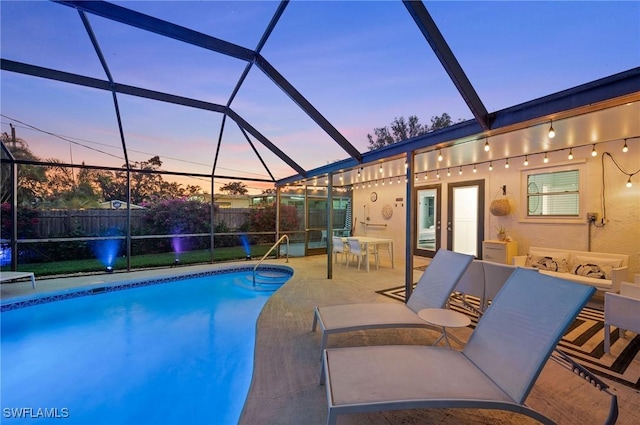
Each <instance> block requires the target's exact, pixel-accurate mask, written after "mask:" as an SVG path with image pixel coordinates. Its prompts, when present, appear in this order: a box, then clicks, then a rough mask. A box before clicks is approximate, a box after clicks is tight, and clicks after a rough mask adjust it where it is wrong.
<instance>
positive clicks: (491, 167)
mask: <svg viewBox="0 0 640 425" xmlns="http://www.w3.org/2000/svg"><path fill="white" fill-rule="evenodd" d="M489 171H493V162H491V161H490V162H489Z"/></svg>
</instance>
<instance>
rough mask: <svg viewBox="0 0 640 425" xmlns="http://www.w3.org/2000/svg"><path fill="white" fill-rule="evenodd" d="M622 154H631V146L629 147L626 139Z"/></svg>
mask: <svg viewBox="0 0 640 425" xmlns="http://www.w3.org/2000/svg"><path fill="white" fill-rule="evenodd" d="M622 152H624V153H627V152H629V146H627V139H624V146H623V147H622Z"/></svg>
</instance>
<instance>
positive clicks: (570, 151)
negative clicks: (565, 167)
mask: <svg viewBox="0 0 640 425" xmlns="http://www.w3.org/2000/svg"><path fill="white" fill-rule="evenodd" d="M567 158H569V159H573V149H572V148H569V156H568V157H567Z"/></svg>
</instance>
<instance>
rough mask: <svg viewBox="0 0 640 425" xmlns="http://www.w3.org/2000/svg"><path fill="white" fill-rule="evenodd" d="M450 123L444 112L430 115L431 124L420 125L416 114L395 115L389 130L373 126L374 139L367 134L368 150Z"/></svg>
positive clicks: (449, 118)
mask: <svg viewBox="0 0 640 425" xmlns="http://www.w3.org/2000/svg"><path fill="white" fill-rule="evenodd" d="M451 124H452V121H451V117H450V116H449V114H447V113H446V112H445V113H443V114H442V115H441V116H433V117H431V126H428V125H422V124H420V121H419V119H418V117H417V116H415V115H410V116H409V118H408V119H405V118H404V117H399V118H398V117H396V118H394V120H393V122H392V123H391V130H389V128H388V127H378V128H374V129H373V132H374V134H375V136H376V138H375V140H374V138H373V136H371V134H367V138H368V139H369V150H374V149H378V148H381V147H383V146H388V145H392V144H394V143H398V142H401V141H403V140H407V139H411V138H412V137H417V136H420V135H422V134H426V133H429V132H432V131H435V130H439V129H441V128H445V127H449V126H450V125H451Z"/></svg>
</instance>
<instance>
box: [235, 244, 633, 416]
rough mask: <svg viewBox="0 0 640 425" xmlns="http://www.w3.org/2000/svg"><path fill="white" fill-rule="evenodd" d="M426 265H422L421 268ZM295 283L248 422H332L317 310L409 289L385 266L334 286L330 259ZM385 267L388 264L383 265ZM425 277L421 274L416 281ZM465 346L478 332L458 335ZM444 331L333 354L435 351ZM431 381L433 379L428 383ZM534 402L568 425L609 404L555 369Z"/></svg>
mask: <svg viewBox="0 0 640 425" xmlns="http://www.w3.org/2000/svg"><path fill="white" fill-rule="evenodd" d="M418 261H420V259H416V264H418ZM290 263H291V266H292V267H294V269H295V274H294V276H293V278H292V279H291V280H290V281H289V282H288V283H287V284H286V285H285V286H284V287H283V288H281V289H280V290H279V291H278V292H277V293H276V294H274V295H273V297H272V298H271V299H270V300H269V302H268V303H267V305H266V306H265V309H264V310H263V312H262V314H261V316H260V319H259V322H258V337H257V346H256V359H255V370H254V377H253V383H252V387H251V389H250V393H249V397H248V400H247V403H246V404H245V408H244V411H243V415H242V418H241V421H240V423H241V424H242V425H253V424H281V425H285V424H292V425H293V424H296V425H297V424H301V423H307V424H323V423H325V421H326V418H327V412H326V393H325V391H326V390H325V388H324V387H323V386H320V385H318V378H319V373H320V368H321V361H320V355H319V346H320V334H319V333H317V332H311V322H312V316H313V307H314V306H315V305H323V304H336V303H348V302H394V301H392V300H391V299H390V298H387V297H384V296H381V295H379V294H377V293H376V292H375V291H378V290H382V289H386V288H389V287H393V286H401V285H402V284H403V279H404V276H403V267H401V266H397V265H396V268H395V269H391V268H388V267H381V268H380V270H378V271H375V272H372V273H369V274H367V273H366V272H365V271H363V270H360V271H358V270H357V269H355V268H349V269H346V268H344V267H340V266H337V267H334V274H333V280H328V279H326V277H325V276H326V257H324V256H315V257H306V258H293V259H291V260H290ZM383 264H384V259H383ZM420 273H421V271H415V272H414V278H415V279H417V277H418V276H419V275H420ZM453 332H454V333H455V334H456V336H458V337H460V338H461V339H462V340H466V338H467V337H468V336H469V335H470V332H471V329H469V328H464V329H461V330H457V329H456V330H453ZM437 337H438V333H437V332H432V331H428V330H415V329H412V330H407V329H401V330H384V331H382V330H380V331H369V332H366V333H365V332H353V333H346V334H342V335H334V336H332V338H330V339H329V346H330V347H339V346H351V345H380V344H405V343H406V344H432V343H433V341H435V339H436V338H437ZM425 379H428V378H425ZM605 382H607V384H609V385H610V386H611V387H612V388H613V390H614V392H615V393H616V394H617V396H618V402H619V408H620V416H619V419H618V422H617V423H618V424H623V425H624V424H629V425H630V424H635V423H638V422H639V421H640V413H639V412H638V411H637V409H636V406H637V403H638V391H637V390H634V389H632V388H630V387H627V386H624V385H621V384H617V383H615V382H611V381H608V380H605ZM527 403H528V404H529V405H530V406H531V407H533V408H535V409H537V410H539V411H541V412H542V413H544V414H546V415H547V416H549V417H551V418H552V419H554V420H556V421H557V422H558V423H560V424H590V423H593V424H598V423H602V422H603V421H604V419H605V417H606V414H607V410H608V405H609V398H608V396H606V395H605V394H602V393H600V392H598V391H597V390H596V389H594V388H593V387H591V386H590V385H589V384H587V383H586V382H584V381H583V380H581V379H580V378H579V377H577V376H575V375H573V374H572V373H570V372H569V371H568V370H566V369H563V368H562V367H560V366H559V365H558V364H556V363H555V362H553V361H551V362H549V363H548V364H547V365H546V366H545V368H544V370H543V372H542V374H541V376H540V377H539V379H538V381H537V382H536V384H535V385H534V387H533V389H532V391H531V394H530V395H529V398H528V400H527ZM338 423H339V424H341V425H345V424H371V425H377V424H379V425H383V424H384V425H390V424H405V425H407V424H423V423H442V424H523V423H536V422H535V421H533V420H531V419H529V418H526V417H524V416H522V415H516V414H511V413H506V412H499V411H479V410H455V411H454V410H433V411H427V410H414V411H397V412H384V413H379V414H378V413H374V414H364V415H344V416H341V417H340V418H339V419H338Z"/></svg>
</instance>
